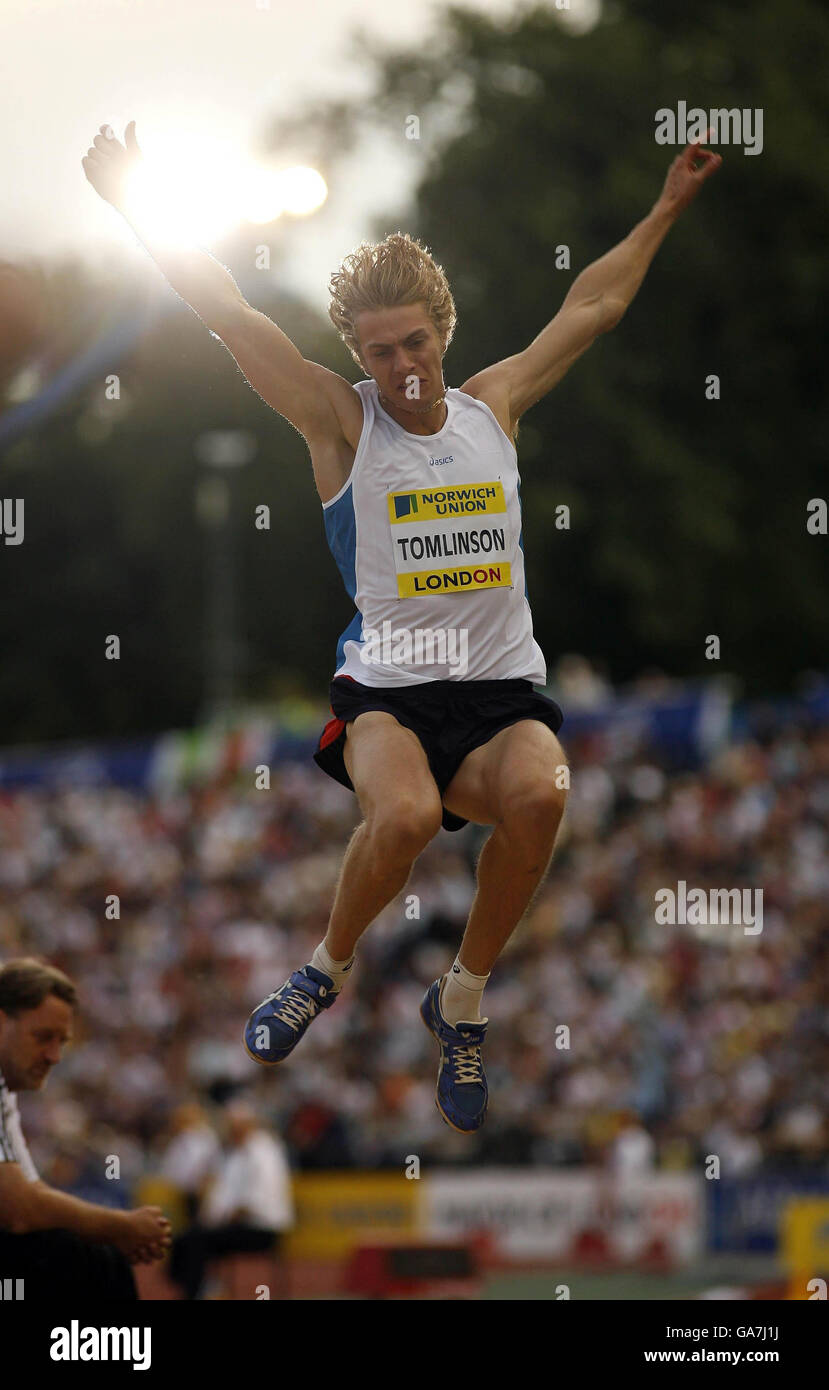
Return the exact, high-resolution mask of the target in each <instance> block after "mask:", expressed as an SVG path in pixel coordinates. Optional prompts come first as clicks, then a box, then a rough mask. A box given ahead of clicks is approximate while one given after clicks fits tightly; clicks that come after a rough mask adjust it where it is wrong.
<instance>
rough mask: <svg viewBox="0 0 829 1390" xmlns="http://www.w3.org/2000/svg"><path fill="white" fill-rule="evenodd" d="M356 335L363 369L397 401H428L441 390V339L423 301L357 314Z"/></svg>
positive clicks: (406, 403)
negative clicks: (363, 365) (421, 302)
mask: <svg viewBox="0 0 829 1390" xmlns="http://www.w3.org/2000/svg"><path fill="white" fill-rule="evenodd" d="M356 327H357V336H358V338H359V340H360V350H361V353H362V358H363V362H364V364H365V368H366V371H367V372H369V373H370V374H371V376H373V377H374V380H375V381H376V382H377V385H378V386H379V388H380V391H381V392H382V394H383V395H384V396H386V397H387V398H388V399H389V400H390V401H400V402H401V405H402V406H403V407H404V408H405V407H409V408H410V409H411V408H412V407H413V406H416V405H417V403H418V402H421V403H422V404H423V405H428V404H429V402H430V401H433V400H435V398H436V397H437V396H440V395H441V394H442V392H443V369H442V366H441V361H442V352H441V342H440V338H439V337H438V333H437V329H436V328H435V325H434V324H433V323H432V320H431V319H430V317H429V315H428V313H427V312H426V306H425V305H424V304H401V305H399V306H398V307H397V308H395V309H371V310H368V309H366V310H364V311H363V313H362V314H358V316H357V320H356Z"/></svg>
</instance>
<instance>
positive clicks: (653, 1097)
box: [0, 722, 829, 1201]
mask: <svg viewBox="0 0 829 1390" xmlns="http://www.w3.org/2000/svg"><path fill="white" fill-rule="evenodd" d="M562 742H563V744H564V747H565V749H566V751H567V754H568V757H569V759H570V763H571V769H572V774H571V775H572V787H571V792H570V798H569V801H568V807H567V812H566V815H565V821H564V824H563V827H562V831H561V834H560V839H559V843H558V846H557V849H556V854H555V857H554V860H553V865H552V868H551V870H550V872H549V874H548V876H547V878H546V880H545V883H544V884H543V885H542V887H541V889H540V890H539V892H538V894H537V897H536V899H535V901H534V903H533V904H532V905H531V908H530V910H529V912H528V913H527V915H526V918H525V920H524V921H523V923H522V924H521V926H520V927H519V929H518V930H517V931H516V933H515V935H514V937H513V939H512V941H511V942H510V943H509V945H508V947H507V949H506V951H505V952H504V954H503V955H502V957H501V959H500V960H499V961H498V963H497V964H496V966H495V968H494V970H493V972H492V976H491V978H490V982H489V984H488V986H487V990H486V993H485V995H484V1013H485V1015H486V1016H487V1017H488V1018H489V1019H490V1028H489V1034H488V1037H487V1041H486V1044H485V1051H484V1056H485V1061H486V1068H487V1075H488V1079H489V1086H490V1112H489V1116H488V1121H487V1124H486V1125H485V1126H484V1127H483V1129H482V1130H481V1131H480V1132H479V1133H478V1134H477V1135H475V1136H472V1137H470V1136H462V1135H459V1134H457V1133H455V1132H454V1131H453V1130H451V1129H450V1128H449V1127H448V1126H446V1125H445V1124H444V1123H443V1121H442V1120H441V1118H440V1116H439V1114H438V1112H437V1109H436V1107H435V1103H434V1090H435V1080H436V1075H437V1064H438V1053H437V1047H436V1045H435V1042H434V1040H433V1038H432V1037H431V1036H430V1035H429V1034H428V1033H427V1031H426V1030H425V1029H424V1027H423V1025H422V1023H421V1021H420V1019H419V1017H418V1006H419V1004H420V1000H421V997H422V995H423V993H424V990H425V989H426V987H427V986H428V985H429V984H430V983H431V981H432V980H434V979H435V978H437V976H438V975H440V974H442V973H443V972H444V971H445V970H446V969H447V968H448V967H449V965H450V964H451V962H452V959H453V958H454V955H455V953H456V952H457V949H458V945H459V942H460V939H461V935H462V931H463V927H464V923H465V919H466V915H467V913H468V910H469V907H470V904H471V902H472V898H473V895H474V891H475V878H474V865H475V860H476V857H477V854H478V853H479V851H480V847H481V845H482V844H483V841H484V839H485V837H486V835H487V834H488V833H489V832H488V831H487V830H486V829H484V828H482V827H476V826H471V825H470V826H468V827H466V828H465V829H464V830H463V831H461V832H459V833H451V834H450V833H448V832H446V831H440V832H439V834H438V836H437V838H436V839H435V840H434V841H433V842H432V844H431V845H430V846H429V847H428V848H427V850H426V851H425V852H424V853H423V854H422V856H421V857H420V859H419V860H418V862H417V864H416V865H415V868H414V870H413V873H412V876H411V879H410V881H409V883H408V884H407V886H406V888H405V889H404V891H403V893H401V894H400V896H399V897H398V898H397V899H396V900H395V901H394V902H393V903H392V904H390V905H389V907H388V908H387V909H386V910H385V911H384V912H383V913H382V914H381V916H380V917H379V918H378V919H377V920H376V921H375V922H374V923H373V925H372V926H371V927H370V928H369V929H368V931H367V932H366V934H365V935H364V937H363V938H362V940H361V942H360V943H359V945H358V948H357V952H358V953H357V964H356V965H355V969H354V973H353V976H352V977H351V979H350V981H349V983H348V985H347V986H346V988H345V989H344V991H343V993H342V996H341V998H340V999H339V1000H338V1001H337V1004H336V1007H335V1008H333V1009H331V1010H330V1011H329V1012H327V1013H326V1014H324V1015H323V1016H322V1017H321V1018H320V1019H319V1020H318V1021H317V1023H316V1024H315V1025H314V1027H313V1028H312V1029H311V1030H310V1031H309V1033H308V1035H307V1037H306V1038H305V1039H304V1040H303V1041H302V1043H301V1044H300V1046H299V1048H298V1049H297V1051H296V1052H295V1053H294V1055H293V1056H292V1057H291V1058H290V1059H289V1061H288V1062H286V1063H285V1064H284V1065H283V1066H281V1067H279V1068H278V1069H275V1070H266V1069H264V1068H259V1067H257V1066H256V1065H255V1064H254V1063H253V1062H252V1061H251V1060H250V1058H249V1057H248V1056H247V1055H246V1053H245V1051H244V1049H243V1047H242V1029H243V1026H244V1023H245V1021H246V1019H247V1017H248V1014H249V1013H250V1011H251V1009H252V1008H253V1007H254V1006H255V1005H256V1004H258V1003H259V1002H260V1001H261V1000H262V998H264V996H265V995H267V994H268V993H270V992H271V991H272V990H273V989H275V988H276V987H277V986H278V985H280V984H281V983H282V982H283V980H284V979H285V978H286V977H287V975H288V974H289V973H290V972H291V971H292V970H294V969H298V968H299V967H300V966H301V965H303V964H305V963H306V962H307V961H308V960H309V959H310V957H311V954H312V952H313V950H314V948H315V946H316V945H317V944H318V943H319V942H320V941H321V940H322V939H323V937H324V935H325V931H326V926H327V918H328V912H329V910H330V907H331V903H332V901H333V896H334V890H335V885H336V881H337V876H338V872H339V868H340V864H341V861H342V857H343V853H344V850H345V847H346V845H347V843H348V839H349V836H350V834H351V832H352V830H353V829H354V828H355V827H356V825H357V824H358V823H359V811H358V807H357V803H356V799H355V798H354V796H353V795H352V794H351V793H350V792H348V791H346V790H345V789H344V788H343V787H341V786H339V785H338V784H336V783H335V782H333V781H332V780H330V779H329V778H327V777H326V776H325V775H324V774H323V773H321V772H320V771H319V769H317V767H316V766H315V765H314V764H313V763H312V762H311V761H310V759H309V760H308V761H307V762H306V763H288V764H284V765H281V766H278V767H275V768H274V769H273V770H272V777H271V787H270V790H267V791H266V790H257V789H255V787H254V785H253V775H252V774H250V775H249V777H247V778H244V777H243V778H241V779H240V778H239V777H238V776H235V777H230V776H227V777H225V778H222V779H218V780H213V781H211V782H210V783H207V784H203V785H200V786H191V787H190V788H188V789H185V790H179V791H176V792H170V791H167V792H159V793H158V794H157V795H150V794H139V793H135V792H131V791H125V790H123V789H118V788H102V789H81V788H66V789H65V790H62V791H54V790H49V791H46V790H41V789H26V790H17V791H14V792H5V793H0V959H2V960H7V959H9V958H11V957H13V956H18V955H29V954H34V955H37V956H41V957H43V958H45V959H47V960H48V961H49V962H51V963H52V964H54V965H57V966H59V967H60V968H61V969H62V970H64V971H66V973H67V974H68V975H69V976H70V977H71V978H72V979H73V980H74V981H75V983H76V984H77V986H78V988H79V994H80V999H81V1008H80V1010H79V1013H78V1017H77V1023H76V1033H75V1040H74V1043H73V1044H72V1046H71V1047H70V1048H69V1049H68V1050H67V1052H66V1054H65V1058H64V1060H63V1061H62V1063H61V1064H60V1066H59V1067H58V1068H57V1069H56V1071H55V1073H54V1075H53V1076H52V1077H51V1079H50V1081H49V1085H48V1087H47V1088H46V1089H45V1091H44V1092H43V1093H42V1094H41V1095H39V1096H37V1097H32V1096H27V1095H21V1097H20V1103H21V1109H22V1113H23V1117H24V1125H25V1129H26V1134H27V1136H28V1139H29V1145H30V1149H31V1151H32V1154H33V1157H34V1159H35V1162H36V1163H37V1164H38V1166H39V1168H40V1173H41V1176H42V1177H43V1178H44V1179H46V1180H47V1181H51V1182H54V1183H56V1184H59V1185H61V1186H63V1187H65V1188H71V1189H72V1190H73V1191H76V1192H78V1193H80V1194H81V1195H85V1196H87V1197H89V1198H92V1199H93V1200H94V1199H98V1200H109V1201H111V1200H112V1197H111V1194H110V1192H108V1191H106V1190H105V1189H106V1188H107V1186H108V1184H107V1183H106V1180H105V1179H104V1177H103V1171H104V1163H103V1161H102V1156H106V1155H111V1154H117V1155H118V1157H119V1159H120V1164H121V1175H122V1177H126V1178H128V1179H131V1180H135V1179H137V1178H140V1177H142V1176H143V1175H147V1174H158V1173H166V1174H167V1175H168V1176H169V1177H171V1178H172V1179H174V1180H175V1181H177V1182H179V1183H180V1184H182V1185H183V1186H185V1187H188V1188H189V1189H190V1190H191V1191H192V1192H193V1193H194V1194H195V1193H197V1192H198V1191H199V1190H201V1185H202V1182H203V1179H204V1176H205V1174H206V1173H207V1172H208V1171H209V1168H210V1164H211V1163H212V1162H214V1160H215V1156H216V1152H217V1142H218V1140H217V1136H220V1135H221V1131H222V1123H223V1118H222V1117H223V1111H224V1107H225V1106H226V1104H227V1102H228V1101H230V1100H236V1101H239V1100H244V1101H246V1102H249V1103H250V1104H251V1105H253V1106H254V1107H255V1111H256V1113H257V1114H258V1115H259V1116H260V1117H261V1119H262V1122H263V1123H264V1125H265V1128H266V1129H268V1130H269V1131H271V1132H273V1133H274V1134H275V1135H278V1136H281V1140H282V1142H283V1143H284V1146H285V1149H286V1151H287V1154H288V1157H289V1160H290V1163H291V1165H292V1166H293V1167H294V1168H295V1169H321V1168H343V1167H351V1166H359V1167H392V1168H395V1169H397V1170H398V1171H399V1170H400V1168H401V1166H402V1165H404V1164H405V1162H406V1159H407V1156H409V1155H411V1154H417V1155H419V1156H420V1158H421V1160H422V1161H424V1162H434V1163H440V1164H441V1165H444V1166H445V1165H452V1164H471V1163H474V1164H476V1165H480V1164H535V1165H575V1164H582V1163H592V1164H607V1165H609V1166H611V1167H614V1166H615V1167H616V1168H617V1169H619V1170H620V1171H641V1170H647V1169H648V1168H651V1167H657V1168H660V1169H675V1170H677V1169H684V1168H688V1167H690V1166H691V1165H694V1166H697V1165H699V1164H701V1163H704V1162H705V1159H706V1156H708V1155H712V1154H716V1155H717V1156H718V1157H719V1159H720V1163H721V1172H722V1174H723V1176H726V1175H732V1176H734V1175H745V1174H751V1173H754V1172H757V1171H760V1170H763V1171H767V1170H769V1169H770V1168H774V1167H781V1166H784V1167H791V1166H810V1167H812V1168H814V1167H819V1166H825V1165H826V1162H827V1159H826V1154H827V1145H826V1140H827V1132H826V1118H825V1117H826V1113H827V1100H828V1099H829V1033H828V1032H827V1014H826V1002H825V1001H826V998H827V984H828V983H829V981H828V980H827V974H828V973H829V972H828V971H827V966H828V965H829V932H828V931H827V925H829V852H828V851H829V846H828V845H827V826H829V728H825V727H824V728H820V727H818V728H812V727H808V726H807V725H804V726H803V727H791V728H788V729H785V730H782V731H780V732H778V733H773V734H768V735H764V736H762V738H761V739H760V740H759V741H754V742H746V743H742V744H731V745H729V746H727V747H725V748H723V749H722V750H721V751H720V752H719V753H718V754H717V756H716V757H714V758H713V759H712V760H711V761H710V762H709V764H708V766H707V767H705V768H704V769H700V770H698V771H695V772H685V773H680V774H672V773H669V772H667V771H666V770H665V768H664V767H662V766H660V765H659V762H658V760H657V759H656V758H655V757H654V756H653V755H652V754H651V753H650V752H649V750H648V749H647V748H646V747H641V746H640V747H631V746H629V741H628V742H626V743H625V745H624V746H621V745H620V746H618V747H615V746H613V743H612V742H611V741H609V740H608V738H606V737H605V736H603V735H601V734H595V735H592V736H591V737H590V738H583V739H580V740H573V741H570V740H568V738H567V727H566V722H565V725H564V727H563V729H562ZM679 880H685V882H686V883H687V886H688V889H689V890H690V889H691V888H692V887H701V888H703V889H706V890H708V889H710V888H719V889H732V888H742V887H746V888H750V889H762V891H763V928H762V932H761V933H759V934H756V935H749V934H746V933H745V932H744V931H743V928H742V927H741V926H739V925H726V924H722V925H714V924H711V925H706V926H691V925H680V924H678V925H673V926H670V925H659V924H658V923H657V921H656V917H655V894H656V893H657V892H658V891H659V890H660V889H662V888H666V887H669V888H674V889H676V885H677V883H678V881H679Z"/></svg>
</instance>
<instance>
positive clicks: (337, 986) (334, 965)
mask: <svg viewBox="0 0 829 1390" xmlns="http://www.w3.org/2000/svg"><path fill="white" fill-rule="evenodd" d="M353 964H354V956H353V954H352V956H351V959H350V960H334V958H333V956H329V954H328V951H327V950H326V948H325V942H324V941H321V942H320V944H319V946H318V947H317V949H316V951H315V952H314V954H313V955H312V957H311V965H313V967H314V969H315V970H321V971H322V973H323V975H330V976H331V979H332V980H333V981H334V993H335V994H336V993H338V992H339V991H340V990H341V989H342V987H343V985H344V984H345V982H346V980H347V979H348V977H349V975H350V974H351V967H352V965H353Z"/></svg>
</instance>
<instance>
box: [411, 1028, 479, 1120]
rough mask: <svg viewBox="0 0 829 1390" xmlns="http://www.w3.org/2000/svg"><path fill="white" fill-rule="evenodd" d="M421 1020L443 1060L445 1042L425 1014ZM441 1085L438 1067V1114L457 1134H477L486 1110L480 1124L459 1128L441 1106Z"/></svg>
mask: <svg viewBox="0 0 829 1390" xmlns="http://www.w3.org/2000/svg"><path fill="white" fill-rule="evenodd" d="M420 1021H421V1023H422V1024H423V1027H424V1028H425V1029H426V1032H427V1033H428V1034H429V1037H430V1038H434V1040H435V1042H436V1043H437V1044H438V1047H439V1048H440V1049H441V1054H440V1057H441V1061H443V1043H442V1042H441V1040H440V1038H439V1037H438V1036H437V1034H436V1033H434V1032H433V1031H432V1029H431V1027H430V1026H429V1024H428V1023H427V1022H426V1020H425V1018H424V1017H423V1014H421V1015H420ZM439 1086H440V1069H438V1079H437V1081H436V1082H435V1105H436V1106H437V1111H438V1114H439V1115H440V1118H441V1119H442V1120H445V1121H446V1123H447V1124H448V1126H449V1128H450V1129H454V1131H455V1133H456V1134H477V1133H478V1130H479V1129H482V1128H483V1124H484V1120H485V1119H486V1110H485V1111H484V1114H483V1119H482V1120H481V1123H480V1124H479V1125H476V1126H475V1128H474V1129H458V1126H457V1125H455V1124H453V1123H452V1121H451V1120H450V1118H449V1116H448V1115H447V1114H446V1112H445V1111H444V1110H443V1109H442V1108H441V1104H440V1099H439V1097H438V1087H439ZM487 1108H489V1107H487Z"/></svg>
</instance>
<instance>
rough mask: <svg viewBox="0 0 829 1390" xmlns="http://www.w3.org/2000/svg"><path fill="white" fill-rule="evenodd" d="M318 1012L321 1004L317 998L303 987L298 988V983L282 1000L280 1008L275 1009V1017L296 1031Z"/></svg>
mask: <svg viewBox="0 0 829 1390" xmlns="http://www.w3.org/2000/svg"><path fill="white" fill-rule="evenodd" d="M318 1013H319V1005H318V1004H317V1002H316V1000H315V999H312V998H311V996H310V995H309V994H306V993H305V991H304V990H303V989H297V987H296V985H292V986H291V988H290V989H289V990H288V993H287V994H286V996H285V998H284V1000H281V1001H280V1005H279V1008H278V1009H276V1008H275V1009H274V1018H278V1019H279V1020H280V1022H282V1023H286V1024H287V1025H288V1027H289V1028H292V1029H293V1030H294V1032H295V1033H296V1032H298V1031H299V1029H300V1028H301V1027H302V1025H303V1024H304V1023H308V1022H310V1020H311V1019H312V1018H315V1017H316V1015H317V1014H318Z"/></svg>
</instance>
